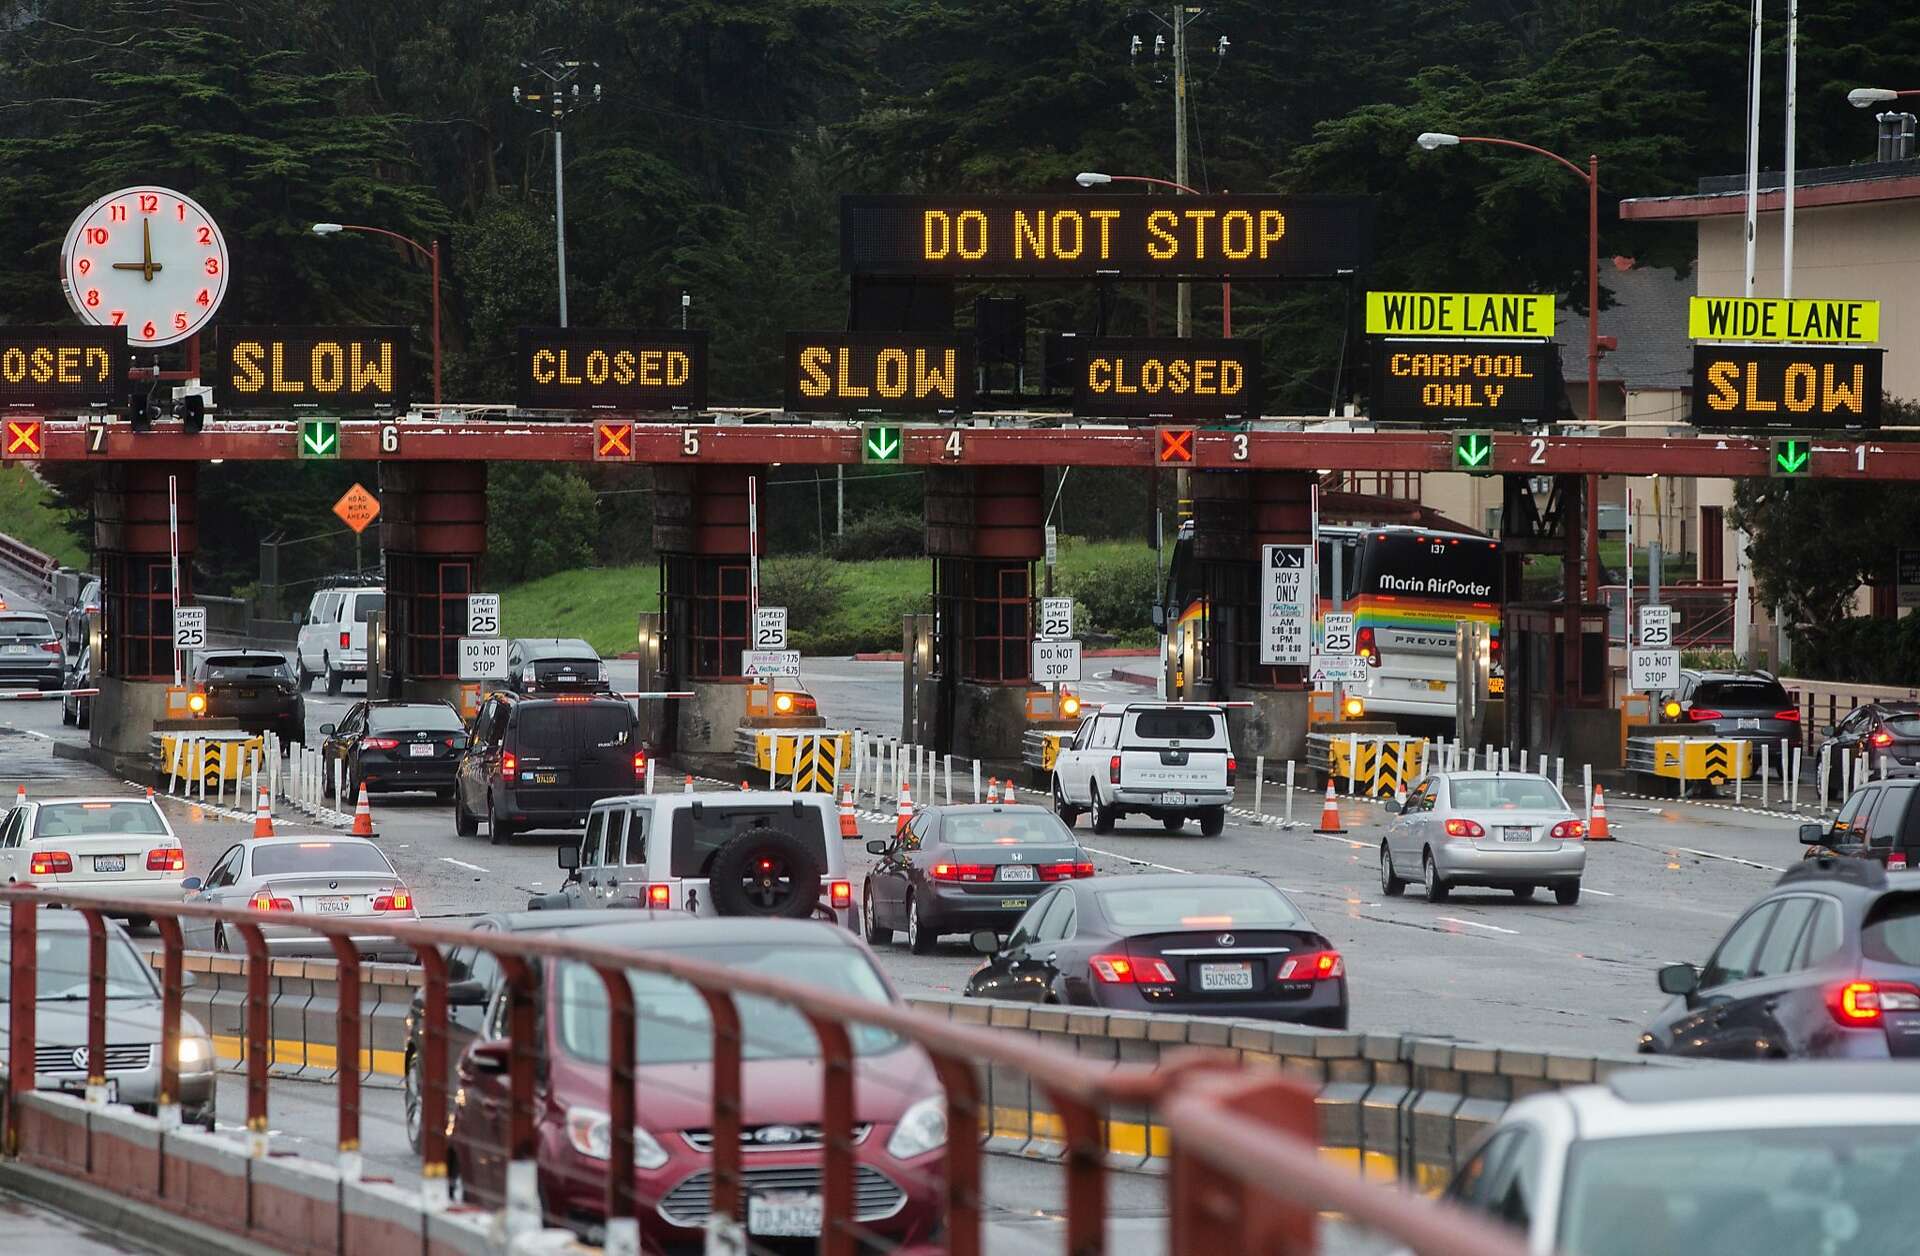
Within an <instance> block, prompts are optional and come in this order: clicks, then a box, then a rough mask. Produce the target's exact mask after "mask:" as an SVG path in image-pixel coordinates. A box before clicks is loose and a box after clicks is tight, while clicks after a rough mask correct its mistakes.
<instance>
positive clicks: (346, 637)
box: [340, 628, 353, 650]
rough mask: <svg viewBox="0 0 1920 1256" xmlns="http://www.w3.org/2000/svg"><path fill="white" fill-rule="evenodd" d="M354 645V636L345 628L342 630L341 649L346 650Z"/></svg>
mask: <svg viewBox="0 0 1920 1256" xmlns="http://www.w3.org/2000/svg"><path fill="white" fill-rule="evenodd" d="M352 645H353V634H352V633H351V632H349V631H347V630H346V629H345V628H342V629H341V630H340V648H341V649H343V650H345V649H349V648H351V647H352Z"/></svg>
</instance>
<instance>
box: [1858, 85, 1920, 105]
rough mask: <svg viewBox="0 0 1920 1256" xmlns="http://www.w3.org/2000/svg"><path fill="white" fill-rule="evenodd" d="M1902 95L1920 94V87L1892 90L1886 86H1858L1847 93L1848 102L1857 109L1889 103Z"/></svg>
mask: <svg viewBox="0 0 1920 1256" xmlns="http://www.w3.org/2000/svg"><path fill="white" fill-rule="evenodd" d="M1902 96H1920V87H1910V88H1907V89H1905V90H1904V91H1892V90H1890V89H1888V88H1885V87H1856V88H1854V89H1853V90H1852V91H1850V92H1848V93H1847V103H1848V104H1850V105H1852V106H1853V107H1854V108H1855V109H1866V108H1868V107H1870V106H1873V105H1887V104H1892V103H1893V102H1894V101H1896V100H1898V99H1900V97H1902Z"/></svg>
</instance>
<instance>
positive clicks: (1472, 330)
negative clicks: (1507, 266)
mask: <svg viewBox="0 0 1920 1256" xmlns="http://www.w3.org/2000/svg"><path fill="white" fill-rule="evenodd" d="M1367 334H1368V335H1369V336H1449V337H1451V336H1503V337H1504V336H1516V337H1536V336H1537V337H1540V338H1542V339H1550V338H1551V337H1552V336H1553V296H1552V294H1550V293H1539V294H1535V293H1524V292H1505V293H1500V292H1369V293H1368V294H1367Z"/></svg>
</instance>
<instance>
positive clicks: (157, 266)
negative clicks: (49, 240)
mask: <svg viewBox="0 0 1920 1256" xmlns="http://www.w3.org/2000/svg"><path fill="white" fill-rule="evenodd" d="M60 285H61V287H62V288H63V289H64V290H65V291H66V294H67V303H68V304H69V305H71V306H72V307H73V312H74V313H76V314H78V315H79V316H80V317H81V318H82V319H84V320H85V321H86V322H89V323H95V324H98V325H99V326H102V327H125V328H126V329H127V343H128V344H129V345H130V346H132V347H133V348H135V349H158V348H160V347H161V346H163V345H171V344H178V343H179V342H180V341H182V340H185V339H186V338H187V337H189V336H191V335H193V334H194V333H195V332H197V331H199V330H200V329H201V328H203V327H205V326H206V325H207V323H208V322H210V321H211V320H212V318H213V315H214V311H216V310H218V309H219V308H220V301H221V299H222V298H223V297H225V296H226V294H227V241H226V237H225V236H223V235H221V234H220V228H219V226H218V224H216V223H215V222H214V221H213V217H212V216H211V215H210V214H208V213H207V211H206V210H204V209H202V208H201V207H200V205H199V203H198V202H196V201H195V200H194V199H193V198H192V197H190V196H185V195H182V194H181V193H179V192H176V191H174V190H173V189H172V188H162V187H132V188H122V189H120V190H119V191H118V192H109V193H108V194H107V195H105V196H103V197H101V198H100V199H99V200H97V201H95V202H94V203H93V204H91V205H89V206H87V208H86V209H85V210H83V211H81V213H80V216H79V217H78V218H76V219H74V220H73V226H72V227H70V228H69V229H68V230H67V241H66V244H65V246H64V247H63V248H62V249H61V250H60Z"/></svg>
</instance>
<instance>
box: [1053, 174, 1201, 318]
mask: <svg viewBox="0 0 1920 1256" xmlns="http://www.w3.org/2000/svg"><path fill="white" fill-rule="evenodd" d="M1073 181H1074V182H1075V183H1078V184H1079V185H1080V186H1081V187H1083V188H1097V187H1101V186H1104V185H1105V184H1108V183H1153V184H1157V185H1159V186H1160V187H1163V188H1172V189H1173V190H1174V191H1176V192H1185V193H1186V194H1187V195H1188V196H1198V195H1200V193H1198V192H1196V191H1194V190H1193V189H1192V188H1190V187H1188V186H1187V185H1186V184H1184V183H1175V182H1174V181H1173V180H1172V179H1155V178H1153V177H1151V176H1150V175H1144V174H1101V173H1100V172H1099V171H1097V170H1082V171H1081V172H1080V173H1079V174H1077V175H1075V176H1073ZM1178 330H1179V333H1180V334H1181V335H1182V336H1184V335H1186V334H1187V331H1188V324H1187V321H1186V320H1185V319H1181V320H1180V321H1179V323H1178ZM1220 334H1221V335H1222V336H1225V337H1227V338H1228V339H1229V340H1231V339H1232V338H1233V284H1232V283H1231V282H1230V281H1228V280H1221V282H1220Z"/></svg>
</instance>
